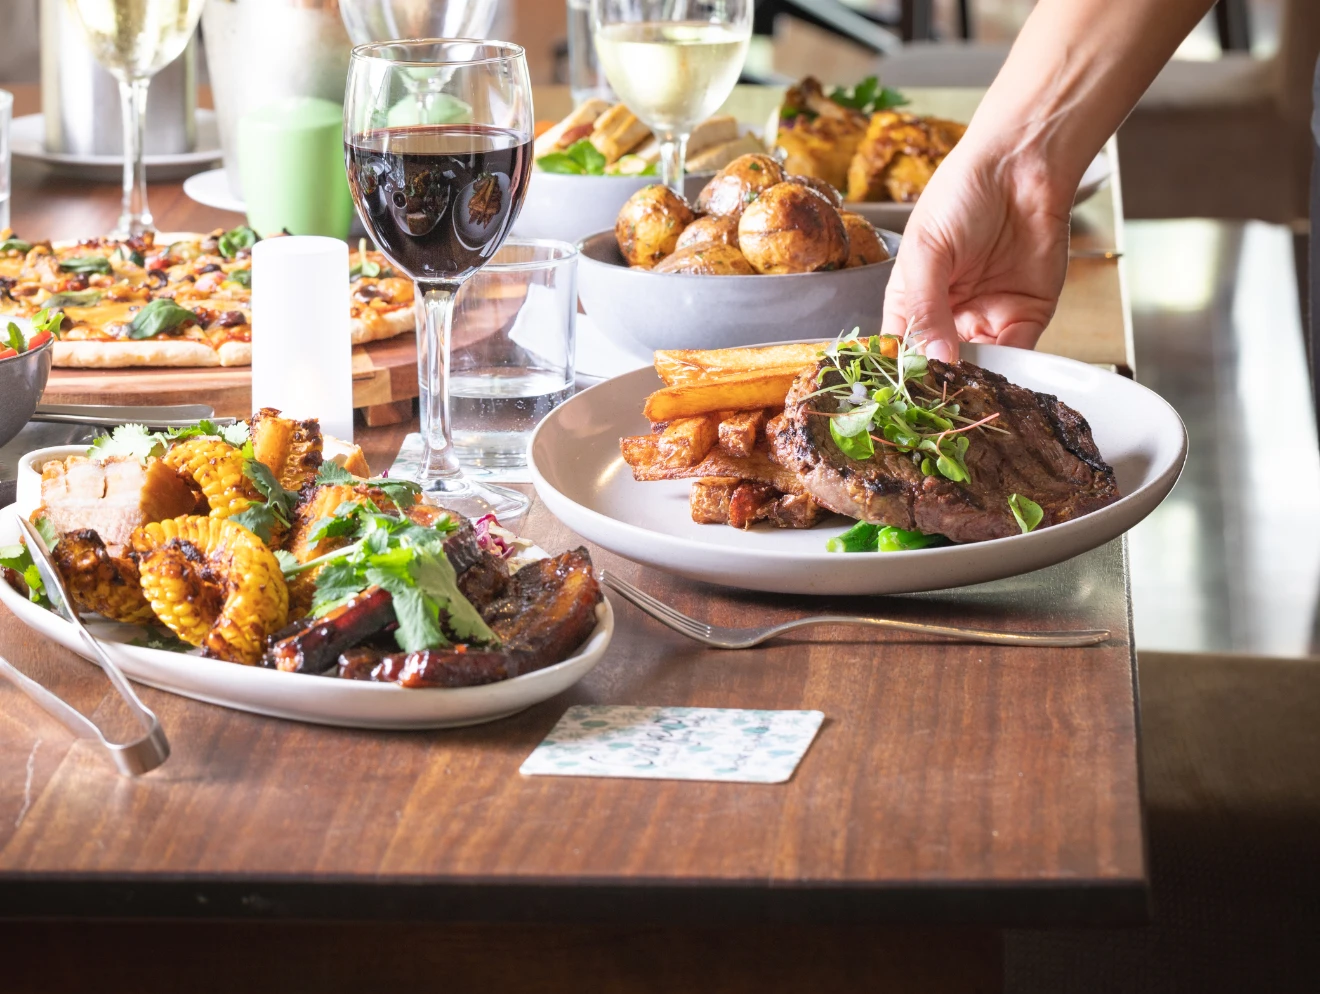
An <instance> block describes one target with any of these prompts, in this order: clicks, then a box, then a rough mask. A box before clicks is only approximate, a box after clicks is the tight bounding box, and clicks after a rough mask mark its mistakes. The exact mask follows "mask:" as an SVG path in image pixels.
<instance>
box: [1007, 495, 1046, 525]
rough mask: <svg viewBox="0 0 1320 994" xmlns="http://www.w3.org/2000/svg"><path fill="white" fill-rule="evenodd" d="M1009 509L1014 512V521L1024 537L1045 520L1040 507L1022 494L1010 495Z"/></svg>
mask: <svg viewBox="0 0 1320 994" xmlns="http://www.w3.org/2000/svg"><path fill="white" fill-rule="evenodd" d="M1008 509H1009V510H1010V511H1012V512H1013V520H1014V521H1016V522H1017V523H1018V527H1019V528H1021V529H1022V533H1023V534H1024V535H1025V534H1026V533H1027V532H1029V531H1032V530H1033V529H1035V527H1036V526H1037V525H1039V524H1040V523H1041V521H1042V520H1043V519H1044V518H1045V512H1044V511H1042V510H1041V507H1040V505H1039V504H1037V503H1036V502H1035V501H1034V500H1031V499H1030V498H1029V497H1023V496H1022V495H1021V494H1009V495H1008Z"/></svg>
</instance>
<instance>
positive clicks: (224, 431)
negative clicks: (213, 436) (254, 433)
mask: <svg viewBox="0 0 1320 994" xmlns="http://www.w3.org/2000/svg"><path fill="white" fill-rule="evenodd" d="M220 437H221V438H223V439H224V440H225V441H226V442H228V443H229V444H230V445H232V446H233V447H234V448H236V449H239V448H242V447H243V446H244V445H246V444H247V443H248V439H249V432H248V426H247V423H246V422H243V421H235V422H234V423H233V424H232V425H225V426H224V427H223V428H221V429H220ZM249 458H251V456H249Z"/></svg>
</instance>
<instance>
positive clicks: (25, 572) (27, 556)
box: [0, 518, 54, 604]
mask: <svg viewBox="0 0 1320 994" xmlns="http://www.w3.org/2000/svg"><path fill="white" fill-rule="evenodd" d="M42 520H43V521H44V520H45V519H44V518H43V519H42ZM43 538H44V536H43ZM46 544H47V545H54V543H53V542H50V541H49V540H47V542H46ZM0 566H7V567H8V568H9V569H12V570H13V571H14V572H15V573H17V574H18V575H19V576H21V577H22V578H23V582H24V583H25V584H27V588H28V600H30V601H32V602H34V603H37V604H40V603H41V602H42V601H43V600H44V599H45V597H46V585H45V584H44V583H42V582H41V573H40V572H39V571H38V570H37V564H36V563H34V562H33V561H32V553H31V552H30V551H28V547H27V546H26V545H4V546H0Z"/></svg>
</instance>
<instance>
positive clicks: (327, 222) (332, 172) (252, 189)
mask: <svg viewBox="0 0 1320 994" xmlns="http://www.w3.org/2000/svg"><path fill="white" fill-rule="evenodd" d="M238 171H239V177H240V180H241V182H242V185H243V200H244V202H245V203H246V204H247V217H248V224H249V225H250V226H251V227H252V228H254V229H256V231H257V232H258V233H259V234H261V235H262V236H266V235H274V234H278V233H279V232H280V231H286V230H287V231H288V232H289V233H290V234H294V235H330V236H332V237H334V238H347V237H348V229H349V226H350V225H351V224H352V222H353V197H352V195H351V194H350V193H349V191H348V177H347V176H346V175H345V172H344V112H343V108H342V107H340V105H339V104H336V103H331V102H330V101H329V100H321V99H319V98H317V97H289V98H287V99H285V100H279V101H276V102H275V103H272V104H267V105H266V106H264V107H260V108H258V109H256V110H254V111H250V112H249V113H247V114H244V115H243V116H242V117H241V118H240V119H239V122H238Z"/></svg>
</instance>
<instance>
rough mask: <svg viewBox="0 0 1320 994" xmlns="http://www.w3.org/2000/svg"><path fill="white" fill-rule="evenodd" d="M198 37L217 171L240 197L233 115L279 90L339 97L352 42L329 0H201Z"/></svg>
mask: <svg viewBox="0 0 1320 994" xmlns="http://www.w3.org/2000/svg"><path fill="white" fill-rule="evenodd" d="M202 37H203V39H204V41H205V45H206V65H207V70H208V72H209V73H210V77H211V90H212V95H213V97H214V98H215V112H216V118H217V123H218V124H219V126H220V146H221V149H222V150H223V152H224V160H225V175H226V177H227V178H228V180H229V188H230V190H231V191H232V192H233V193H234V195H235V196H238V197H241V196H242V190H241V189H240V187H239V179H238V121H239V118H241V117H242V116H243V115H244V114H246V113H248V112H249V111H253V110H256V109H257V108H259V107H263V106H265V105H266V104H269V103H274V102H275V101H277V100H283V99H284V98H286V97H321V98H322V99H324V100H332V101H334V102H335V103H337V104H342V103H343V102H344V85H345V83H346V82H347V80H348V58H349V54H350V52H351V51H352V44H351V43H350V42H349V40H348V34H347V32H345V31H344V24H343V21H341V20H340V17H339V5H338V3H337V0H209V2H208V3H207V5H206V6H205V7H204V8H203V9H202Z"/></svg>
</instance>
